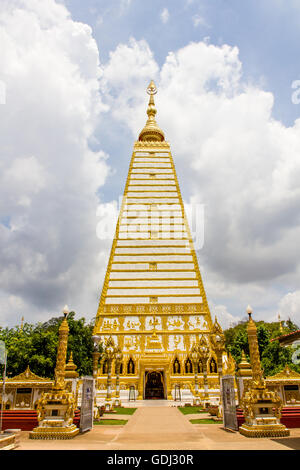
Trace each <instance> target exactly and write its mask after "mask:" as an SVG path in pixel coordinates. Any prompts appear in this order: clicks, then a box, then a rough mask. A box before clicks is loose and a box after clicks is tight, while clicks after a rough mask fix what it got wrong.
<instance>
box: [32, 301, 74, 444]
mask: <svg viewBox="0 0 300 470" xmlns="http://www.w3.org/2000/svg"><path fill="white" fill-rule="evenodd" d="M68 313H69V310H68V307H67V305H66V306H65V308H64V310H63V314H64V319H63V321H62V323H61V325H60V327H59V340H58V349H57V357H56V367H55V373H54V375H55V380H54V385H53V389H52V390H50V391H49V392H43V393H42V395H41V398H40V399H39V400H38V402H37V412H38V422H39V425H38V427H36V428H34V429H33V430H32V431H31V432H30V433H29V438H30V439H72V438H73V437H75V436H76V435H77V434H78V433H79V429H78V428H77V427H76V426H75V424H73V419H74V411H75V407H76V399H75V396H74V394H73V393H72V392H69V391H67V390H66V388H65V386H66V382H65V368H66V356H67V346H68V335H69V326H68V322H67V316H68Z"/></svg>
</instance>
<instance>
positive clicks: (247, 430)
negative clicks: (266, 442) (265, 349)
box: [239, 306, 290, 437]
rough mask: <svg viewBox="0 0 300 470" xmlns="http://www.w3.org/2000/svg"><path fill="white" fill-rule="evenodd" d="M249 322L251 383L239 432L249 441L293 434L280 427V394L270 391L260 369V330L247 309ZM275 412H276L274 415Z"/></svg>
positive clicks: (246, 394)
mask: <svg viewBox="0 0 300 470" xmlns="http://www.w3.org/2000/svg"><path fill="white" fill-rule="evenodd" d="M247 313H248V315H249V322H248V326H247V333H248V342H249V352H250V362H251V366H252V380H249V382H248V383H247V387H245V389H244V392H243V395H242V399H241V403H240V404H241V408H242V409H243V412H244V416H245V420H246V422H245V423H244V424H243V425H242V426H241V427H240V428H239V432H240V433H241V434H243V435H244V436H246V437H284V436H289V434H290V431H289V430H288V429H287V428H286V427H285V426H284V425H283V424H281V423H280V417H281V408H282V401H281V399H280V397H279V395H278V393H277V392H274V391H270V390H268V389H267V386H266V382H265V380H264V378H263V373H262V369H261V365H260V358H259V349H258V341H257V329H256V325H255V323H254V321H253V319H252V309H251V307H250V306H248V308H247ZM273 410H274V411H273Z"/></svg>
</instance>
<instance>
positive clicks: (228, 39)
mask: <svg viewBox="0 0 300 470" xmlns="http://www.w3.org/2000/svg"><path fill="white" fill-rule="evenodd" d="M63 3H64V4H65V5H66V6H67V7H68V8H69V10H70V12H71V14H72V18H73V19H74V20H76V21H82V22H86V23H87V24H89V25H90V26H91V27H92V28H93V36H94V38H95V39H96V41H97V44H98V46H99V50H100V60H101V62H103V63H105V62H107V61H108V59H109V54H110V53H111V52H112V51H113V50H115V48H116V47H117V46H118V44H119V43H127V42H128V40H129V38H130V37H134V38H135V39H136V40H141V39H145V40H146V41H147V43H148V44H149V46H150V48H151V50H152V52H153V54H154V57H155V60H156V61H157V63H158V64H159V65H162V64H163V63H164V61H165V59H166V56H167V54H168V53H169V52H170V51H174V50H177V49H180V48H182V47H184V46H186V45H187V44H188V43H189V42H192V41H194V42H198V41H203V40H205V39H206V38H209V42H210V43H211V44H215V45H222V44H228V45H231V46H237V47H238V49H239V58H240V60H241V62H242V63H243V78H244V80H245V81H246V82H247V81H249V83H253V84H260V85H261V86H262V87H263V89H264V90H266V91H270V92H272V93H273V95H274V106H273V110H272V116H273V117H274V118H275V119H277V120H279V121H282V122H283V123H284V124H285V125H286V126H290V125H292V124H293V123H294V120H295V119H297V118H298V117H299V110H300V105H295V104H293V103H292V100H291V96H292V93H293V91H294V90H292V88H291V85H292V83H293V81H294V80H297V79H298V77H300V67H299V65H298V61H297V59H296V58H297V56H298V44H299V39H300V38H299V36H300V33H299V23H300V6H299V7H297V6H296V7H295V8H294V7H287V6H286V4H285V3H284V2H277V0H275V1H274V0H243V1H239V0H226V1H225V0H201V1H199V0H190V1H188V0H169V1H168V0H166V1H162V0H154V1H151V2H146V1H141V0H124V1H122V0H113V1H106V0H100V1H99V0H98V1H97V0H87V1H85V2H84V3H83V2H82V1H80V0H65V1H64V2H63ZM290 3H292V2H290ZM164 10H167V11H168V17H167V19H166V20H165V22H164V21H163V20H162V18H161V15H162V13H163V11H164ZM101 130H102V132H103V129H101ZM101 130H100V131H99V135H101V133H102V132H101ZM107 133H108V135H107V134H106V136H105V143H104V146H105V144H106V145H107V147H106V148H107V150H108V151H111V150H112V149H114V151H115V152H120V149H118V148H116V147H114V141H115V139H114V135H113V132H112V130H111V129H108V130H107ZM124 139H125V140H124V144H123V145H124V147H127V148H129V147H130V146H131V144H132V142H131V140H130V139H131V135H128V136H127V139H126V138H125V136H124ZM122 147H123V146H122ZM124 147H123V148H124ZM126 159H127V153H126V152H124V154H123V158H122V162H124V165H122V166H121V167H119V168H118V169H116V172H115V177H113V175H112V176H111V181H110V184H108V185H105V187H103V188H101V196H102V197H103V198H104V199H105V200H107V201H109V200H110V199H111V196H112V191H118V188H119V187H120V180H123V181H124V182H125V177H126V173H127V160H126ZM121 187H122V186H121ZM184 190H185V188H183V191H184Z"/></svg>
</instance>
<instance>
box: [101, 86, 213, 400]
mask: <svg viewBox="0 0 300 470" xmlns="http://www.w3.org/2000/svg"><path fill="white" fill-rule="evenodd" d="M156 91H157V90H156V87H155V84H154V82H153V81H152V82H151V83H150V85H149V87H148V89H147V92H148V94H149V95H150V100H149V104H148V110H147V114H148V120H147V122H146V125H145V127H144V129H143V130H142V131H141V133H140V134H139V138H138V141H137V142H135V144H134V149H133V154H132V158H131V162H130V167H129V172H128V177H127V181H126V186H125V191H124V196H123V201H122V206H121V210H120V215H119V219H118V223H117V227H116V233H115V237H114V240H113V244H112V249H111V253H110V258H109V263H108V267H107V272H106V276H105V280H104V285H103V290H102V294H101V298H100V303H99V308H98V313H97V317H96V323H95V328H94V334H97V335H101V337H102V339H103V340H104V339H105V338H107V337H109V336H112V338H113V340H114V342H115V344H116V345H118V346H119V347H120V348H121V350H122V352H123V358H124V359H123V365H122V369H121V393H122V390H126V389H128V388H129V387H130V386H134V387H135V390H136V392H137V397H138V398H139V399H143V398H151V397H153V398H169V399H170V398H171V397H172V394H173V396H174V388H175V385H177V386H178V385H180V387H181V389H185V390H187V393H190V392H191V391H192V387H193V377H194V375H193V365H192V364H191V361H190V359H189V351H190V348H191V346H192V344H193V343H194V342H195V341H196V340H197V339H198V338H199V337H200V336H201V334H203V335H204V337H206V338H207V341H208V344H209V345H210V340H209V337H210V333H211V331H212V328H213V325H212V320H211V315H210V311H209V307H208V303H207V299H206V295H205V290H204V287H203V283H202V279H201V274H200V271H199V266H198V262H197V257H196V253H195V249H194V244H193V240H192V238H191V234H190V230H189V226H188V222H187V219H186V215H185V211H184V205H183V201H182V197H181V193H180V189H179V184H178V180H177V176H176V171H175V167H174V162H173V158H172V155H171V150H170V145H169V143H168V142H166V141H165V137H164V133H163V131H162V130H161V129H160V128H159V127H158V125H157V123H156V121H155V115H156V109H155V104H154V94H155V93H156ZM106 372H107V371H106V366H105V364H103V365H102V366H101V368H100V369H99V375H98V382H97V383H98V389H100V390H103V393H104V390H105V387H106V385H105V384H106V376H105V374H106ZM199 372H200V373H201V366H200V365H199ZM208 373H209V374H208V377H209V379H210V385H211V388H212V390H214V389H215V388H216V387H218V385H217V384H218V376H217V371H216V358H215V356H214V353H213V351H212V350H211V355H210V357H209V359H208ZM200 377H201V375H200ZM214 384H215V386H214ZM200 389H201V380H200ZM124 393H125V392H124Z"/></svg>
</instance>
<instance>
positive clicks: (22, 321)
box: [20, 317, 24, 331]
mask: <svg viewBox="0 0 300 470" xmlns="http://www.w3.org/2000/svg"><path fill="white" fill-rule="evenodd" d="M23 326H24V317H22V318H21V326H20V330H21V331H22V330H23Z"/></svg>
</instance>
